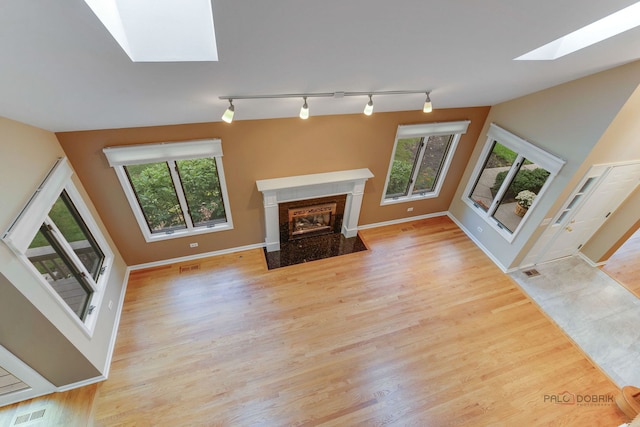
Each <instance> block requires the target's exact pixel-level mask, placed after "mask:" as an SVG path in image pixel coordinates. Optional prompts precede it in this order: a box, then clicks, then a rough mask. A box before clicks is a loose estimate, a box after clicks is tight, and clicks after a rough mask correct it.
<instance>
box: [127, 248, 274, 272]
mask: <svg viewBox="0 0 640 427" xmlns="http://www.w3.org/2000/svg"><path fill="white" fill-rule="evenodd" d="M264 247H265V244H264V243H256V244H253V245H246V246H237V247H235V248H229V249H222V250H219V251H212V252H205V253H201V254H196V255H188V256H183V257H178V258H169V259H163V260H162V261H154V262H147V263H145V264H137V265H132V266H130V267H129V269H130V270H131V271H135V270H142V269H145V268H151V267H160V266H163V265H167V264H173V263H175V262H185V261H193V260H196V259H202V258H209V257H212V256H216V255H224V254H232V253H234V252H242V251H248V250H250V249H259V248H264Z"/></svg>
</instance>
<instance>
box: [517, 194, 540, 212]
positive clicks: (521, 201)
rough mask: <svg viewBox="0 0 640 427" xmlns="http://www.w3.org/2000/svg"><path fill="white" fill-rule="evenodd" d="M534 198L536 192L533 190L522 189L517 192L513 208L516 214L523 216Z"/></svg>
mask: <svg viewBox="0 0 640 427" xmlns="http://www.w3.org/2000/svg"><path fill="white" fill-rule="evenodd" d="M535 198H536V193H534V192H533V191H529V190H522V191H521V192H519V193H518V195H517V196H516V200H517V201H518V203H516V208H515V212H516V215H518V216H524V214H526V213H527V209H529V208H530V207H531V204H532V203H533V200H534V199H535Z"/></svg>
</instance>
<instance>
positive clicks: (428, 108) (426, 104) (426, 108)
mask: <svg viewBox="0 0 640 427" xmlns="http://www.w3.org/2000/svg"><path fill="white" fill-rule="evenodd" d="M422 111H423V112H425V113H430V112H432V111H433V105H431V98H430V97H429V92H427V99H425V100H424V107H422Z"/></svg>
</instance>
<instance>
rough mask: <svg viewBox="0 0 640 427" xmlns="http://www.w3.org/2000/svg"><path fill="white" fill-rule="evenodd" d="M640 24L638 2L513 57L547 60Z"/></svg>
mask: <svg viewBox="0 0 640 427" xmlns="http://www.w3.org/2000/svg"><path fill="white" fill-rule="evenodd" d="M638 25H640V2H637V3H635V4H633V5H631V6H628V7H626V8H624V9H622V10H619V11H618V12H615V13H612V14H611V15H609V16H606V17H604V18H602V19H600V20H598V21H596V22H593V23H591V24H589V25H587V26H584V27H582V28H580V29H579V30H576V31H574V32H572V33H570V34H567V35H566V36H564V37H560V38H559V39H557V40H554V41H552V42H550V43H547V44H546V45H544V46H541V47H539V48H537V49H534V50H532V51H531V52H528V53H525V54H524V55H522V56H519V57H517V58H515V60H516V61H548V60H553V59H558V58H560V57H562V56H565V55H568V54H570V53H573V52H575V51H577V50H580V49H584V48H585V47H588V46H591V45H592V44H596V43H598V42H601V41H603V40H606V39H608V38H610V37H613V36H616V35H618V34H620V33H623V32H625V31H628V30H631V29H632V28H635V27H637V26H638Z"/></svg>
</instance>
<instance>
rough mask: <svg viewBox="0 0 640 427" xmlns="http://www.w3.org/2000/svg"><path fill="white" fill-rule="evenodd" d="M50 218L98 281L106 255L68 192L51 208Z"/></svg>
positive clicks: (63, 193)
mask: <svg viewBox="0 0 640 427" xmlns="http://www.w3.org/2000/svg"><path fill="white" fill-rule="evenodd" d="M49 218H51V220H52V221H53V222H54V223H55V224H56V227H58V229H59V230H60V232H61V233H62V235H63V236H64V238H65V240H66V241H67V242H69V244H70V245H71V247H72V248H73V251H74V252H75V253H76V255H77V256H78V258H80V261H81V262H82V264H84V266H85V268H86V269H87V271H88V272H89V273H90V274H91V276H92V277H93V278H94V280H98V276H99V275H100V268H101V267H102V261H103V260H104V254H103V253H102V251H101V250H100V248H99V247H98V244H97V243H96V241H95V240H94V238H93V236H92V235H91V233H89V230H88V228H87V226H86V224H85V223H84V221H83V220H82V218H80V214H79V213H78V211H77V210H76V208H75V206H74V205H73V203H72V202H71V199H69V195H68V194H67V193H66V192H64V191H63V192H62V194H61V195H60V197H59V198H58V200H57V201H56V203H55V204H54V205H53V208H51V211H50V212H49Z"/></svg>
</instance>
